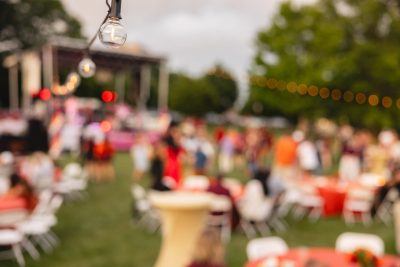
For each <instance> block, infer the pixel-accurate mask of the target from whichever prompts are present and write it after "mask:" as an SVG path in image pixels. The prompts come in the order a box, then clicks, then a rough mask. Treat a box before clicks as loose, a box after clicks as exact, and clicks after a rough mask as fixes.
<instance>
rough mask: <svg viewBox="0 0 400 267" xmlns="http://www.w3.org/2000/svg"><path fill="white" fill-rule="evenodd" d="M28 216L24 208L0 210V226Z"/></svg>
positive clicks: (19, 220)
mask: <svg viewBox="0 0 400 267" xmlns="http://www.w3.org/2000/svg"><path fill="white" fill-rule="evenodd" d="M27 217H28V212H27V211H26V209H12V210H4V211H1V212H0V227H3V228H6V227H9V226H12V225H15V224H16V223H19V222H21V221H23V220H25V219H26V218H27Z"/></svg>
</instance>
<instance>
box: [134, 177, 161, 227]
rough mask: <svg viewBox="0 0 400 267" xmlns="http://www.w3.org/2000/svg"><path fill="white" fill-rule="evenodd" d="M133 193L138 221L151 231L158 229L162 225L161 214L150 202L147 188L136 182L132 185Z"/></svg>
mask: <svg viewBox="0 0 400 267" xmlns="http://www.w3.org/2000/svg"><path fill="white" fill-rule="evenodd" d="M131 194H132V197H133V200H134V211H135V213H136V214H135V215H136V216H137V220H136V223H137V224H138V225H143V226H145V227H146V228H148V229H149V230H150V231H151V232H154V231H156V230H157V229H158V227H159V226H160V222H159V215H158V213H157V211H156V210H155V209H153V207H152V205H151V204H150V201H149V200H148V198H147V192H146V190H145V189H144V188H143V187H142V186H141V185H138V184H134V185H132V187H131Z"/></svg>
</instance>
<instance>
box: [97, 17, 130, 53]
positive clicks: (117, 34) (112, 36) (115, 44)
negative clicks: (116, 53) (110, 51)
mask: <svg viewBox="0 0 400 267" xmlns="http://www.w3.org/2000/svg"><path fill="white" fill-rule="evenodd" d="M126 37H127V34H126V31H125V29H124V27H123V26H122V24H121V22H120V19H119V18H116V17H109V18H108V19H107V21H106V22H105V23H104V24H103V25H102V26H101V28H100V31H99V38H100V41H101V42H102V43H103V44H104V45H105V46H107V47H111V48H119V47H121V46H122V45H123V44H124V43H125V41H126Z"/></svg>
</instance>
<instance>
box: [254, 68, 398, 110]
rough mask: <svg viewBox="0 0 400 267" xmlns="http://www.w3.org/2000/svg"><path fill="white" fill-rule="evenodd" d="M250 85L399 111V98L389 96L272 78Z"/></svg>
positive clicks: (261, 78) (255, 77)
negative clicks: (319, 86)
mask: <svg viewBox="0 0 400 267" xmlns="http://www.w3.org/2000/svg"><path fill="white" fill-rule="evenodd" d="M250 85H253V86H257V87H261V88H268V89H270V90H276V89H277V90H280V91H287V92H289V93H292V94H295V93H297V94H299V95H301V96H310V97H320V98H321V99H323V100H329V99H330V100H333V101H344V102H346V103H354V102H355V103H357V104H359V105H362V104H368V105H370V106H372V107H377V106H382V107H384V108H387V109H388V108H391V107H393V106H394V105H395V106H396V107H397V109H400V98H398V99H397V100H396V101H394V100H393V98H392V97H390V96H383V97H379V96H378V95H376V94H365V93H353V92H352V91H350V90H347V91H342V90H339V89H332V90H331V89H329V88H326V87H322V88H318V87H317V86H314V85H306V84H303V83H302V84H297V83H295V82H286V81H282V80H277V79H274V78H266V77H261V76H252V77H250Z"/></svg>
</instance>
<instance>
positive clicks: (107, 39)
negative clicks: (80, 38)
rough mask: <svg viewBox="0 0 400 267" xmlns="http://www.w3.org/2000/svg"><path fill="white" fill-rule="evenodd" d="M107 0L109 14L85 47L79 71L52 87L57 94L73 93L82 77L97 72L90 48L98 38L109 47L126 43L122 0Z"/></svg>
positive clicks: (73, 72) (88, 76)
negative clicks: (122, 20) (122, 21)
mask: <svg viewBox="0 0 400 267" xmlns="http://www.w3.org/2000/svg"><path fill="white" fill-rule="evenodd" d="M111 1H112V2H111V4H110V3H109V0H106V5H107V7H108V10H107V14H106V16H105V18H104V19H103V21H102V23H101V24H100V27H99V28H98V30H97V31H96V33H95V34H94V36H93V37H92V38H91V39H90V41H89V43H88V44H87V46H86V47H85V49H84V52H83V58H82V60H81V61H80V62H79V64H78V72H79V74H78V73H77V72H75V71H72V72H71V73H69V74H68V76H67V79H66V81H65V83H64V84H63V85H60V84H56V85H55V86H54V87H53V88H52V92H53V94H55V95H69V94H71V93H73V92H74V91H75V90H76V88H77V87H78V86H79V84H80V81H81V78H80V77H83V78H90V77H93V75H94V74H95V73H96V64H95V63H94V62H93V60H92V59H91V57H90V48H91V47H92V45H93V43H94V42H95V40H96V39H97V38H99V40H100V42H101V43H102V44H103V45H104V46H106V47H109V48H119V47H121V46H122V45H124V43H125V41H126V38H127V33H126V31H125V29H124V27H123V26H122V24H121V22H120V21H121V19H122V18H121V6H122V0H111Z"/></svg>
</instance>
